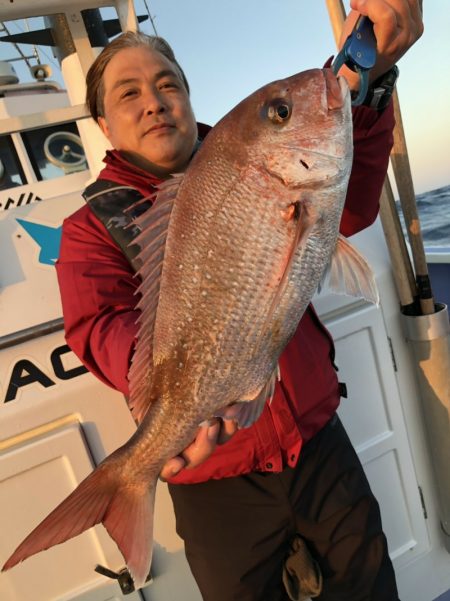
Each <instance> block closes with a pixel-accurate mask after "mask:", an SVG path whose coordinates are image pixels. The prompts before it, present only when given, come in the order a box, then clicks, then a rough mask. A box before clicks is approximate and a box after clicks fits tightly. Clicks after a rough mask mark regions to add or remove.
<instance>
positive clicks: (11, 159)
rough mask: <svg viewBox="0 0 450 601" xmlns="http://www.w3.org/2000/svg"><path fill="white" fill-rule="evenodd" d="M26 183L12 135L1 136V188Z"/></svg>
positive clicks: (4, 188)
mask: <svg viewBox="0 0 450 601" xmlns="http://www.w3.org/2000/svg"><path fill="white" fill-rule="evenodd" d="M23 184H26V180H25V175H24V173H23V171H22V167H21V165H20V161H19V157H18V156H17V152H16V149H15V148H14V144H13V141H12V139H11V136H0V190H7V189H8V188H15V187H16V186H22V185H23Z"/></svg>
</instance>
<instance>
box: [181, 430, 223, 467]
mask: <svg viewBox="0 0 450 601" xmlns="http://www.w3.org/2000/svg"><path fill="white" fill-rule="evenodd" d="M219 433H220V422H219V420H214V421H213V422H212V423H211V422H209V425H205V426H201V427H200V428H199V429H198V430H197V435H196V437H195V440H194V442H193V443H192V444H190V445H189V446H188V447H186V448H185V449H184V451H183V453H182V457H183V459H184V460H185V461H186V466H185V467H186V469H189V468H193V467H197V465H200V464H201V463H203V461H205V460H206V459H208V457H209V456H210V455H211V454H212V452H213V451H214V449H215V448H216V444H217V438H218V436H219Z"/></svg>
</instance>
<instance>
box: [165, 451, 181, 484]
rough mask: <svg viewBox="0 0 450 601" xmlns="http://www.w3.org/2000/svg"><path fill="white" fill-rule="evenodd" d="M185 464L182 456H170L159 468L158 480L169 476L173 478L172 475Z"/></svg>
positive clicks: (166, 478)
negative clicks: (160, 468)
mask: <svg viewBox="0 0 450 601" xmlns="http://www.w3.org/2000/svg"><path fill="white" fill-rule="evenodd" d="M185 465H186V462H185V460H184V459H183V457H180V456H177V457H172V459H169V460H168V461H166V463H165V464H164V466H163V468H162V470H161V473H160V474H159V478H160V480H162V481H163V482H165V481H166V480H168V479H169V478H173V476H175V475H176V474H178V472H180V471H181V470H182V469H183V468H184V466H185Z"/></svg>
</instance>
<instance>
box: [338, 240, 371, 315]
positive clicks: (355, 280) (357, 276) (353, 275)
mask: <svg viewBox="0 0 450 601" xmlns="http://www.w3.org/2000/svg"><path fill="white" fill-rule="evenodd" d="M328 284H329V287H330V289H331V290H332V291H333V292H336V293H338V294H346V295H348V296H353V297H356V298H363V299H365V300H366V301H369V302H371V303H374V304H376V305H377V304H378V303H379V295H378V288H377V284H376V282H375V277H374V274H373V271H372V268H371V267H370V265H369V264H368V263H367V261H366V259H365V258H364V257H363V256H362V255H361V253H360V252H359V251H358V250H357V249H356V248H355V247H354V246H353V245H352V244H350V242H349V241H348V240H347V239H346V238H344V237H343V236H339V238H338V241H337V244H336V249H335V252H334V253H333V255H332V258H331V264H330V267H329V282H328Z"/></svg>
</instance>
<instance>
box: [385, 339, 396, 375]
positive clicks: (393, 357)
mask: <svg viewBox="0 0 450 601" xmlns="http://www.w3.org/2000/svg"><path fill="white" fill-rule="evenodd" d="M387 339H388V342H389V348H390V349H391V359H392V365H393V366H394V371H398V369H397V362H396V360H395V354H394V347H393V345H392V340H391V339H390V338H389V336H388V337H387Z"/></svg>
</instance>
